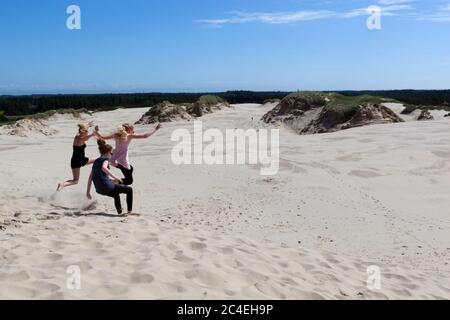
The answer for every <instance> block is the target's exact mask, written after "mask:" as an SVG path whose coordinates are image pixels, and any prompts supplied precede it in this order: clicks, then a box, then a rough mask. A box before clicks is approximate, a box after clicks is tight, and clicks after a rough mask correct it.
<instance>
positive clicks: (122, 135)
mask: <svg viewBox="0 0 450 320" xmlns="http://www.w3.org/2000/svg"><path fill="white" fill-rule="evenodd" d="M133 129H134V127H133V125H131V124H129V123H124V124H122V125H121V126H120V127H119V130H117V132H116V134H115V135H114V137H115V138H116V139H120V140H125V139H126V138H127V137H128V130H133Z"/></svg>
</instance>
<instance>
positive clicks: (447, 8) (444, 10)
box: [418, 3, 450, 22]
mask: <svg viewBox="0 0 450 320" xmlns="http://www.w3.org/2000/svg"><path fill="white" fill-rule="evenodd" d="M418 19H419V20H428V21H435V22H450V3H448V4H446V5H444V6H442V7H441V8H440V9H439V10H437V11H436V12H434V13H431V14H428V15H423V16H421V17H419V18H418Z"/></svg>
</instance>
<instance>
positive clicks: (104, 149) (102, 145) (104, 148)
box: [97, 139, 113, 155]
mask: <svg viewBox="0 0 450 320" xmlns="http://www.w3.org/2000/svg"><path fill="white" fill-rule="evenodd" d="M97 144H98V151H100V154H102V155H104V154H107V153H111V152H112V150H113V147H112V146H111V145H109V144H107V143H106V141H105V140H103V139H98V140H97Z"/></svg>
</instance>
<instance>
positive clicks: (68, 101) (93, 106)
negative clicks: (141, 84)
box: [0, 90, 450, 116]
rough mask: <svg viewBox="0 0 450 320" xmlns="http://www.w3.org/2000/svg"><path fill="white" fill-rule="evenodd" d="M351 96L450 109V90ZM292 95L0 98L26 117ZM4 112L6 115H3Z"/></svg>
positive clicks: (1, 105)
mask: <svg viewBox="0 0 450 320" xmlns="http://www.w3.org/2000/svg"><path fill="white" fill-rule="evenodd" d="M335 92H337V93H341V94H343V95H347V96H357V95H363V94H368V95H374V96H381V97H385V98H391V99H395V100H398V101H400V102H402V103H405V104H409V105H416V106H449V105H450V90H392V91H390V90H386V91H335ZM289 93H290V92H282V91H263V92H257V91H227V92H219V93H128V94H57V95H24V96H0V113H4V115H6V116H25V115H31V114H36V113H43V112H46V111H49V110H59V109H75V110H77V109H88V110H92V111H107V110H113V109H115V108H118V107H121V108H137V107H151V106H153V105H155V104H157V103H160V102H163V101H170V102H171V103H175V104H180V103H195V102H196V101H197V100H198V99H199V98H200V97H201V96H203V95H211V94H213V95H217V96H219V97H221V98H223V99H225V100H226V101H228V102H229V103H230V104H237V103H264V102H265V101H269V100H274V99H282V98H284V97H285V96H286V95H288V94H289ZM2 111H3V112H2Z"/></svg>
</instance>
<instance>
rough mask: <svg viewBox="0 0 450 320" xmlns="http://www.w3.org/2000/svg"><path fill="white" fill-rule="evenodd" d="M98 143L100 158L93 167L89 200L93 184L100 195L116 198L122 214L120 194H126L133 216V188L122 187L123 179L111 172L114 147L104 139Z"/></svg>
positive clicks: (117, 206) (88, 186)
mask: <svg viewBox="0 0 450 320" xmlns="http://www.w3.org/2000/svg"><path fill="white" fill-rule="evenodd" d="M97 143H98V149H99V151H100V158H98V159H97V160H95V161H94V164H93V165H92V171H91V175H90V176H89V180H88V185H87V191H86V196H87V198H88V199H89V200H91V199H92V196H91V187H92V182H93V183H94V186H95V191H97V193H98V194H101V195H103V196H107V197H111V198H114V204H115V206H116V209H117V213H118V214H122V205H121V203H120V194H126V196H127V209H128V214H131V213H132V210H133V188H131V187H129V186H125V185H122V179H120V178H119V177H117V176H116V175H114V174H113V173H112V172H111V170H109V160H110V158H111V156H112V151H113V147H112V146H110V145H109V144H106V142H105V140H102V139H99V140H98V141H97Z"/></svg>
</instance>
